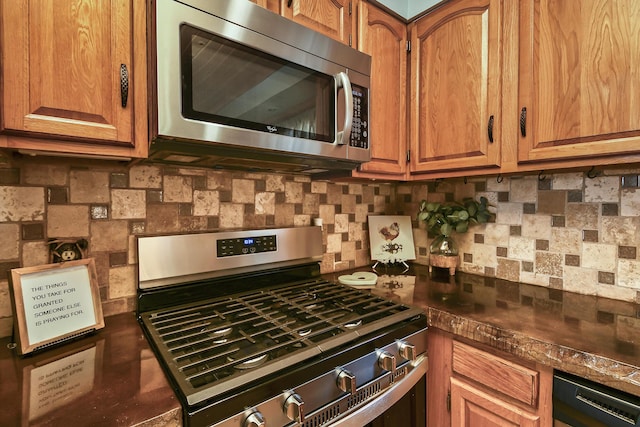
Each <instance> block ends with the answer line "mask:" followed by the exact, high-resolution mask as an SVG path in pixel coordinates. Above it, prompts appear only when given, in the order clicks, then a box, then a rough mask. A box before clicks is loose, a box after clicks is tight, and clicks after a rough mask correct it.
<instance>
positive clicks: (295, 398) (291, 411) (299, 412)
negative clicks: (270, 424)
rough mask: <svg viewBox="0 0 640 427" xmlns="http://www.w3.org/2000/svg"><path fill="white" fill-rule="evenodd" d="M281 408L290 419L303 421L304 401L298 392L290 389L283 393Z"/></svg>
mask: <svg viewBox="0 0 640 427" xmlns="http://www.w3.org/2000/svg"><path fill="white" fill-rule="evenodd" d="M283 410H284V414H285V415H286V416H287V418H289V419H290V420H291V421H296V422H298V423H302V422H304V401H303V400H302V398H301V397H300V395H299V394H297V393H294V392H293V391H291V392H289V393H288V394H287V395H285V398H284V406H283Z"/></svg>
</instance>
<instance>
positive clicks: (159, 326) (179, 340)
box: [141, 279, 409, 389]
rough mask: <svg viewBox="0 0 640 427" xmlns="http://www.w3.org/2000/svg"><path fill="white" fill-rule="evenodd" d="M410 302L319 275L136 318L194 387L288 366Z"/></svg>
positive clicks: (366, 328) (183, 379)
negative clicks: (394, 300)
mask: <svg viewBox="0 0 640 427" xmlns="http://www.w3.org/2000/svg"><path fill="white" fill-rule="evenodd" d="M408 309H409V308H408V307H407V306H404V305H400V304H397V303H395V302H393V301H389V300H385V299H383V298H380V297H377V296H374V295H371V294H369V293H367V292H363V291H361V290H358V289H354V288H350V287H347V286H343V285H340V284H336V283H333V282H327V281H325V280H321V279H319V280H315V281H312V282H301V283H297V284H289V285H287V286H285V287H280V288H272V289H263V290H259V291H252V292H249V293H244V294H240V295H237V296H234V297H224V298H220V299H211V300H206V301H200V302H197V303H191V304H189V305H187V306H180V307H174V308H169V309H163V310H160V311H157V312H152V313H146V314H142V316H141V317H142V320H143V322H144V323H145V324H146V325H147V326H148V331H149V332H150V335H151V338H152V339H153V341H154V342H155V344H156V345H157V347H158V349H159V350H160V353H161V354H162V355H163V357H165V358H166V359H167V360H166V362H167V363H168V365H169V366H170V367H171V369H172V372H174V373H175V374H176V375H178V376H179V377H180V378H179V379H180V382H183V383H186V384H188V386H189V387H190V388H192V389H199V388H202V387H204V386H207V385H211V384H214V383H219V382H221V381H223V380H228V379H230V378H238V377H240V376H242V375H244V374H245V373H246V372H247V371H252V370H254V369H261V370H262V371H261V374H264V373H269V372H270V371H269V369H271V368H269V366H270V365H274V368H273V369H277V368H278V367H280V368H281V367H282V366H289V365H290V364H292V363H295V362H296V361H298V360H297V357H298V358H300V360H304V358H308V357H310V356H313V355H317V354H319V353H321V352H322V351H326V350H327V349H329V348H332V347H335V346H337V345H341V344H344V343H345V342H348V341H349V340H352V339H355V338H356V337H357V335H358V334H359V333H361V332H363V328H364V332H371V331H372V330H373V329H371V328H373V326H370V325H374V324H376V325H377V324H378V323H381V321H382V320H383V319H388V318H389V316H393V315H394V314H397V313H401V312H403V311H405V310H408ZM376 322H378V323H376ZM382 323H384V322H382ZM353 334H356V335H353ZM340 337H344V338H340ZM254 374H255V371H254ZM254 379H255V377H254ZM246 381H248V380H246Z"/></svg>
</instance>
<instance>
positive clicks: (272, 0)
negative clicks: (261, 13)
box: [249, 0, 280, 13]
mask: <svg viewBox="0 0 640 427" xmlns="http://www.w3.org/2000/svg"><path fill="white" fill-rule="evenodd" d="M249 1H251V2H253V3H255V4H257V5H258V6H260V7H264V8H265V9H269V10H270V11H272V12H275V13H279V11H280V4H279V2H278V0H249Z"/></svg>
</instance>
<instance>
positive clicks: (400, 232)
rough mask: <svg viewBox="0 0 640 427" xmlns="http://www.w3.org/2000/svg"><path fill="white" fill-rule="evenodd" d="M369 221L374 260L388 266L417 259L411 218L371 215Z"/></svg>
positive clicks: (372, 257)
mask: <svg viewBox="0 0 640 427" xmlns="http://www.w3.org/2000/svg"><path fill="white" fill-rule="evenodd" d="M368 220H369V242H370V245H371V259H372V260H375V261H378V262H382V263H384V264H387V263H404V262H405V261H407V260H413V259H416V250H415V247H414V244H413V231H412V229H411V217H409V216H404V215H369V217H368Z"/></svg>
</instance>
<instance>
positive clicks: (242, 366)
mask: <svg viewBox="0 0 640 427" xmlns="http://www.w3.org/2000/svg"><path fill="white" fill-rule="evenodd" d="M230 358H231V357H230ZM267 359H269V355H268V354H266V353H265V354H261V355H260V356H258V357H254V358H253V359H249V360H246V361H244V362H242V363H239V364H237V365H235V366H234V368H235V369H238V370H241V371H244V370H246V369H252V368H255V367H256V366H260V365H262V364H263V363H264V362H266V361H267ZM232 360H233V359H232Z"/></svg>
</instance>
